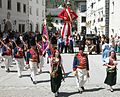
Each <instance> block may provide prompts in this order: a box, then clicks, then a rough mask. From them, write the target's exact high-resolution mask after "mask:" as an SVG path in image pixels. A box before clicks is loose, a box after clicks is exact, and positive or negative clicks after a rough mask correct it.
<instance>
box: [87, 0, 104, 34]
mask: <svg viewBox="0 0 120 97" xmlns="http://www.w3.org/2000/svg"><path fill="white" fill-rule="evenodd" d="M87 33H88V34H90V33H92V34H105V0H100V1H98V0H87Z"/></svg>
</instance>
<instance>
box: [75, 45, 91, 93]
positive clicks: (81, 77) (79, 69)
mask: <svg viewBox="0 0 120 97" xmlns="http://www.w3.org/2000/svg"><path fill="white" fill-rule="evenodd" d="M73 73H74V76H76V83H77V87H78V91H79V92H80V94H81V93H82V92H83V91H84V84H85V82H86V81H87V78H88V77H89V63H88V58H87V55H86V54H84V53H83V48H82V47H79V52H78V53H77V54H76V55H75V57H74V60H73Z"/></svg>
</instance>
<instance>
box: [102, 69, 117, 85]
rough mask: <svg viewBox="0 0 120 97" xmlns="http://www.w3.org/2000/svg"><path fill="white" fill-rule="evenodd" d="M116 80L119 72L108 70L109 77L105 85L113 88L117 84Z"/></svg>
mask: <svg viewBox="0 0 120 97" xmlns="http://www.w3.org/2000/svg"><path fill="white" fill-rule="evenodd" d="M116 78H117V71H116V69H114V70H113V71H109V70H107V76H106V79H105V82H104V83H105V84H107V85H110V86H113V85H115V84H116Z"/></svg>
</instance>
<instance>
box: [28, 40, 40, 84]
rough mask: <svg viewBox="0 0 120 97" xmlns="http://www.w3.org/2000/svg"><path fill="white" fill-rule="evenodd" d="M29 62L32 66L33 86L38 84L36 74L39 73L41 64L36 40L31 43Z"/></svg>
mask: <svg viewBox="0 0 120 97" xmlns="http://www.w3.org/2000/svg"><path fill="white" fill-rule="evenodd" d="M27 60H28V62H27V63H29V65H30V71H31V77H30V78H31V80H32V82H33V84H37V81H36V78H35V76H36V74H37V72H38V63H39V55H38V51H37V47H36V43H35V40H33V41H32V42H31V48H30V50H29V54H28V55H27Z"/></svg>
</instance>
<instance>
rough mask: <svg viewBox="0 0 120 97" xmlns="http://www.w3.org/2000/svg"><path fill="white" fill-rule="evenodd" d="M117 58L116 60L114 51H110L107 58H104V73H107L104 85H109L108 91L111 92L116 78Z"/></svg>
mask: <svg viewBox="0 0 120 97" xmlns="http://www.w3.org/2000/svg"><path fill="white" fill-rule="evenodd" d="M116 60H117V58H116V53H115V51H114V50H112V51H110V53H109V57H108V58H106V60H105V62H106V64H105V66H106V67H107V68H106V71H107V76H106V79H105V82H104V83H105V84H107V85H109V89H110V91H111V92H113V88H112V86H113V85H115V84H116V77H117V67H116V66H117V64H118V63H117V61H116Z"/></svg>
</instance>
